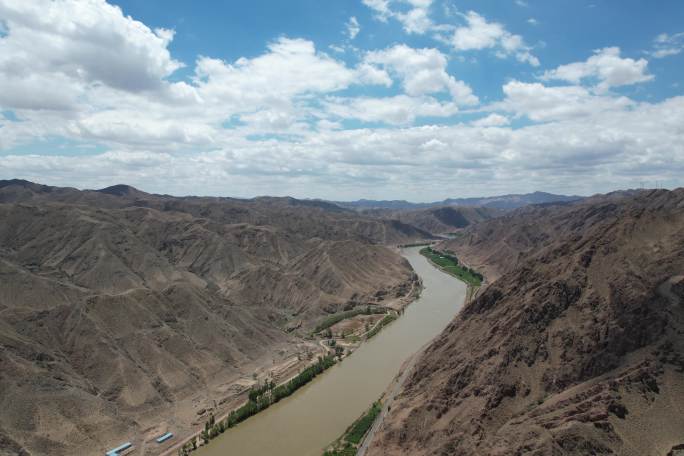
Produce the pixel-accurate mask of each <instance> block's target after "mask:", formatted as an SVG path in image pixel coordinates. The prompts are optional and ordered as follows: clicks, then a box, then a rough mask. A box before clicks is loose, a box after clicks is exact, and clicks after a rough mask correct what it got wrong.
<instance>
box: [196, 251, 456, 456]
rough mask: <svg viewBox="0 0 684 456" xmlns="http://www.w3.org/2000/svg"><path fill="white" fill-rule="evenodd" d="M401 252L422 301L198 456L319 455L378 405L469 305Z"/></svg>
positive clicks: (416, 258) (422, 262) (443, 278)
mask: <svg viewBox="0 0 684 456" xmlns="http://www.w3.org/2000/svg"><path fill="white" fill-rule="evenodd" d="M419 249H420V248H419V247H411V248H407V249H403V250H402V254H403V255H404V256H405V257H406V259H407V260H408V261H409V262H410V263H411V266H413V269H414V270H415V271H416V273H417V274H418V275H419V276H420V277H421V278H422V279H423V285H424V287H425V288H424V290H423V292H422V294H421V297H420V298H419V299H418V300H416V301H415V302H414V303H412V304H410V305H409V306H408V307H407V308H406V311H405V312H404V314H403V315H402V316H401V317H400V318H399V319H398V320H396V321H395V322H394V323H392V324H391V325H389V326H387V327H386V328H384V329H383V330H382V331H380V333H379V334H378V335H377V336H375V337H374V338H373V339H371V340H370V341H368V342H366V343H364V344H362V345H361V346H360V347H359V348H358V349H357V350H356V351H355V352H354V353H353V354H352V355H351V356H349V357H348V358H346V359H345V360H343V361H342V362H341V363H339V364H338V365H336V366H334V367H332V368H330V369H329V370H328V371H327V372H325V373H324V374H322V375H321V376H319V377H317V378H316V379H315V380H314V381H313V382H311V383H309V384H308V385H306V386H305V387H303V388H301V389H300V390H298V391H297V392H296V393H295V394H293V395H292V396H290V397H289V398H287V399H284V400H282V401H280V402H278V403H277V404H275V405H272V406H271V407H269V408H268V409H266V410H264V411H263V412H260V413H259V414H257V415H255V416H253V417H251V418H249V419H247V420H246V421H244V422H242V423H240V424H239V425H237V426H236V427H234V428H232V429H230V430H228V431H226V432H225V433H223V434H222V435H221V436H219V437H218V438H216V439H214V440H212V441H211V442H210V443H209V445H207V446H206V447H201V448H200V449H199V450H198V451H197V452H194V453H193V455H197V456H232V455H236V456H237V455H239V456H321V454H322V452H323V449H325V447H326V446H327V445H328V444H330V443H331V442H333V441H334V440H335V439H337V438H338V437H340V436H341V435H342V434H343V433H344V431H345V430H346V429H347V427H348V426H349V425H350V424H351V423H352V422H354V420H356V419H357V418H358V417H359V416H361V414H363V413H364V412H365V411H366V410H367V409H368V408H369V407H370V405H371V404H372V403H373V401H375V400H377V399H378V398H379V397H380V396H381V395H382V393H383V392H384V391H385V389H386V388H387V386H388V385H389V384H390V382H391V381H392V379H393V378H394V376H395V375H396V374H397V373H398V372H399V369H400V368H401V365H402V364H403V362H404V361H405V360H406V359H408V357H409V356H411V355H412V354H413V353H415V352H416V351H418V350H419V349H420V348H421V347H422V346H423V345H425V344H426V343H427V342H429V341H430V340H432V339H433V338H434V337H435V336H437V335H438V334H439V333H440V332H441V331H442V330H443V329H444V328H445V327H446V325H447V324H448V323H449V322H450V321H451V319H452V318H453V317H454V315H456V313H457V312H458V311H459V310H460V308H461V306H462V305H463V302H464V299H465V296H466V285H465V284H464V283H463V282H461V281H459V280H457V279H455V278H454V277H452V276H449V275H447V274H445V273H443V272H441V271H439V270H438V269H436V268H435V267H433V266H432V265H431V264H430V263H428V261H427V260H426V259H425V257H423V256H422V255H420V253H418V252H419Z"/></svg>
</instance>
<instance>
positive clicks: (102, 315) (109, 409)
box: [0, 181, 428, 456]
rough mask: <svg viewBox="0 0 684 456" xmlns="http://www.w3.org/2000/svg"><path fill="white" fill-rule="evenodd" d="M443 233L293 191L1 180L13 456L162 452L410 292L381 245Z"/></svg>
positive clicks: (4, 369) (7, 416) (1, 376)
mask: <svg viewBox="0 0 684 456" xmlns="http://www.w3.org/2000/svg"><path fill="white" fill-rule="evenodd" d="M426 236H428V234H427V233H423V232H421V231H420V230H417V229H415V228H413V227H410V226H408V225H405V224H402V223H400V222H394V221H389V220H376V219H371V218H367V217H363V216H360V215H358V214H356V213H354V212H351V211H347V210H344V209H341V208H339V207H337V206H334V205H332V204H327V203H314V202H307V201H298V200H294V199H290V198H261V199H256V200H234V199H229V198H193V197H187V198H174V197H170V196H160V195H149V194H146V193H144V192H140V191H138V190H136V189H133V188H131V187H126V186H116V187H111V188H108V189H105V190H102V191H79V190H75V189H70V188H56V187H47V186H41V185H38V184H32V183H29V182H25V181H0V349H1V351H0V410H1V411H0V455H3V456H4V455H15V454H32V455H41V454H50V455H74V454H79V455H81V454H84V455H87V454H102V453H103V452H104V451H105V450H106V449H111V448H113V447H115V446H117V445H118V444H120V443H123V442H126V441H133V442H134V443H135V444H136V450H135V452H136V454H142V453H143V452H145V451H147V452H150V453H154V452H158V451H159V448H158V447H155V446H154V445H152V444H150V443H149V441H150V440H152V439H153V437H155V436H158V435H159V434H161V433H163V432H166V431H167V430H170V431H172V432H174V433H175V434H176V435H177V436H179V437H180V436H183V435H184V434H187V433H189V432H190V431H192V430H195V429H196V427H197V426H198V423H201V422H202V421H203V419H205V417H206V414H207V411H208V410H210V409H213V408H214V407H218V408H219V410H216V412H217V413H219V412H221V411H222V410H224V409H225V408H226V407H227V406H229V405H230V404H231V403H233V402H236V401H238V400H239V397H240V396H239V393H240V392H241V391H244V390H245V389H246V388H248V387H249V385H250V384H251V383H252V382H253V381H254V380H253V378H252V377H253V374H255V373H256V374H257V376H264V375H267V374H266V373H267V372H269V371H273V372H272V375H273V376H282V377H287V376H289V375H292V374H293V373H296V371H297V370H298V368H301V364H297V362H298V361H300V358H301V362H303V363H306V362H307V361H308V358H307V355H308V354H309V353H312V354H316V353H318V352H319V351H321V350H322V348H321V347H320V346H319V345H318V344H317V343H315V341H307V340H305V339H303V336H304V335H306V334H308V333H309V332H310V330H311V328H312V327H313V326H314V325H315V323H316V322H317V321H319V320H320V319H321V318H323V317H324V316H326V315H328V314H330V313H334V312H339V311H342V310H344V309H348V308H353V307H354V306H356V305H367V304H368V303H378V302H380V301H390V302H391V301H392V300H394V299H397V298H399V297H402V296H404V295H405V294H407V293H409V292H411V291H412V290H413V289H414V285H415V282H416V281H417V278H416V276H415V274H414V273H413V272H412V270H411V268H410V265H409V264H408V263H407V262H406V261H405V260H404V259H403V258H401V256H399V255H398V254H397V253H396V252H394V251H392V250H390V249H388V248H386V247H384V246H382V245H381V244H384V243H403V242H411V241H414V240H419V239H422V238H425V237H426ZM268 375H271V373H269V374H268ZM222 407H223V408H222ZM146 440H147V441H148V443H146Z"/></svg>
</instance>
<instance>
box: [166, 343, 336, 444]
mask: <svg viewBox="0 0 684 456" xmlns="http://www.w3.org/2000/svg"><path fill="white" fill-rule="evenodd" d="M334 365H335V357H334V356H332V355H326V356H322V357H321V356H319V357H318V360H317V361H316V363H315V364H313V365H311V366H309V367H307V368H306V369H304V370H303V371H301V372H300V373H299V374H298V375H297V376H295V377H293V378H292V379H290V380H289V381H288V382H287V383H284V384H282V385H278V386H276V384H275V382H273V381H268V380H267V381H266V382H265V383H264V384H263V385H257V386H254V387H252V388H251V389H250V390H249V393H248V395H247V397H248V400H247V403H246V404H244V405H243V406H241V407H239V408H237V409H235V410H233V411H231V412H230V413H229V414H228V417H226V418H225V419H223V420H219V421H216V419H215V418H214V415H213V414H212V415H210V416H209V420H208V421H207V422H206V423H205V424H204V430H203V431H202V432H201V433H200V438H201V439H202V440H203V441H204V443H205V444H207V443H209V441H210V440H212V439H214V438H216V437H218V436H219V435H220V434H223V433H224V432H225V431H226V430H227V429H230V428H232V427H233V426H235V425H237V424H238V423H241V422H242V421H244V420H246V419H247V418H249V417H250V416H252V415H256V414H257V413H259V412H260V411H262V410H264V409H267V408H268V407H270V406H271V405H272V404H275V403H276V402H278V401H280V400H281V399H284V398H286V397H288V396H290V395H291V394H292V393H294V392H295V391H297V390H298V389H299V388H301V387H302V386H304V385H306V384H307V383H309V382H310V381H311V380H313V379H314V378H316V376H317V375H319V374H321V373H322V372H323V371H325V370H326V369H329V368H330V367H332V366H334ZM179 454H180V453H179ZM185 454H186V453H185Z"/></svg>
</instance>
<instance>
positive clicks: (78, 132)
mask: <svg viewBox="0 0 684 456" xmlns="http://www.w3.org/2000/svg"><path fill="white" fill-rule="evenodd" d="M683 75H684V2H683V1H680V0H660V1H658V2H652V1H646V0H642V1H637V0H586V1H585V0H496V1H495V0H470V1H468V0H288V1H286V2H285V1H281V0H252V1H249V2H238V1H231V2H189V1H187V0H127V1H116V2H114V1H110V2H106V1H104V0H52V1H51V0H32V1H30V2H27V1H25V0H0V179H10V178H22V179H28V180H31V181H34V182H40V183H44V184H49V185H60V186H71V187H77V188H103V187H106V186H109V185H114V184H119V183H125V184H129V185H133V186H135V187H137V188H140V189H142V190H145V191H148V192H154V193H166V194H173V195H219V196H234V197H253V196H258V195H278V196H283V195H290V196H294V197H298V198H325V199H332V200H354V199H359V198H370V199H407V200H410V201H433V200H441V199H444V198H447V197H472V196H491V195H497V194H504V193H525V192H531V191H536V190H541V191H549V192H554V193H563V194H581V195H590V194H594V193H602V192H607V191H612V190H616V189H624V188H637V187H648V188H653V187H665V188H674V187H680V186H683V185H684V93H683V92H684V78H683V77H682V76H683Z"/></svg>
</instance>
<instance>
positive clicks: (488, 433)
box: [370, 189, 684, 456]
mask: <svg viewBox="0 0 684 456" xmlns="http://www.w3.org/2000/svg"><path fill="white" fill-rule="evenodd" d="M441 247H442V248H449V249H450V250H453V251H455V252H456V254H457V255H460V256H461V257H462V258H464V259H465V260H466V261H467V262H470V263H471V264H475V263H478V264H485V265H489V266H490V268H489V270H490V271H495V272H497V273H498V274H499V275H500V277H498V279H496V280H495V281H494V282H493V283H491V284H490V285H489V286H488V287H487V288H486V289H485V290H484V291H483V292H482V293H481V294H480V295H479V297H477V298H476V299H475V300H473V301H472V302H470V303H469V304H467V305H466V307H464V309H463V311H462V312H461V313H460V314H459V315H458V316H457V317H456V318H455V319H454V321H453V322H452V323H450V325H449V326H448V327H447V329H446V330H445V331H444V332H443V333H442V334H441V335H440V336H439V337H438V338H437V339H436V340H435V341H433V342H432V343H431V344H430V346H429V347H428V348H427V349H426V351H425V352H424V354H423V355H422V357H421V359H420V360H419V361H418V363H417V365H416V368H415V370H414V371H413V373H412V375H411V376H410V377H409V378H408V380H407V381H406V383H405V384H404V386H403V389H402V392H401V393H400V395H399V396H398V399H397V401H396V402H395V403H394V404H393V405H392V410H391V413H390V414H389V416H388V418H387V419H386V421H385V422H384V424H383V426H382V428H381V430H380V432H379V433H378V434H377V435H376V437H375V439H374V441H373V445H372V447H371V450H370V454H372V455H394V454H397V455H398V454H411V455H428V454H430V455H437V454H439V455H523V454H525V455H587V454H619V455H627V456H629V455H633V456H637V455H643V456H646V455H654V456H655V455H665V454H668V452H670V451H671V450H672V449H673V448H675V447H677V446H678V445H681V444H684V434H682V430H683V429H684V307H683V302H684V301H682V300H683V299H684V189H679V190H676V191H671V192H670V191H664V190H661V191H650V192H640V193H638V194H637V195H636V196H632V197H626V198H625V197H602V198H593V199H590V200H588V201H585V202H580V203H574V204H569V205H551V206H546V207H531V208H527V209H526V210H524V211H519V212H517V213H514V214H512V215H511V216H510V217H507V218H500V219H494V220H491V221H488V222H484V223H482V224H478V225H475V226H473V227H471V228H469V229H467V230H466V235H464V236H463V237H461V238H459V239H457V240H452V241H449V242H447V243H445V244H444V245H442V246H441ZM478 250H480V251H482V252H484V253H483V254H481V255H477V256H476V255H473V253H476V252H477V251H478ZM476 260H477V261H476Z"/></svg>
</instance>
